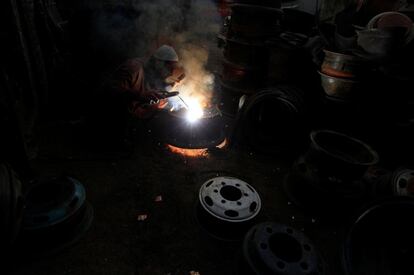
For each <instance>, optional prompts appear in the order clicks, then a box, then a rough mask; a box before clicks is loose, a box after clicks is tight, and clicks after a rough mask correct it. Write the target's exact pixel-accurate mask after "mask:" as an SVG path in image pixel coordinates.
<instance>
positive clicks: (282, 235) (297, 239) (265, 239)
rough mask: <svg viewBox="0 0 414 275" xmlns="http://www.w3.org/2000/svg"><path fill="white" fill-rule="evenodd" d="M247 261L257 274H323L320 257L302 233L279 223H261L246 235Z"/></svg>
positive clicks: (245, 251)
mask: <svg viewBox="0 0 414 275" xmlns="http://www.w3.org/2000/svg"><path fill="white" fill-rule="evenodd" d="M243 253H244V257H245V259H246V261H247V263H248V265H249V267H250V268H251V269H252V270H253V271H254V272H255V273H254V274H283V275H290V274H291V275H293V274H294V275H300V274H323V265H322V261H321V259H320V257H319V253H318V252H317V251H316V248H315V247H314V245H313V244H312V242H311V241H310V240H309V239H308V238H307V237H306V236H305V235H304V234H303V233H302V232H300V231H298V230H295V229H293V228H291V227H289V226H286V225H283V224H277V223H271V222H266V223H261V224H258V225H256V226H254V227H253V228H252V229H251V230H250V231H249V232H248V233H247V235H246V237H245V239H244V245H243Z"/></svg>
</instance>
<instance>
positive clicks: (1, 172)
mask: <svg viewBox="0 0 414 275" xmlns="http://www.w3.org/2000/svg"><path fill="white" fill-rule="evenodd" d="M21 188H22V185H21V182H20V180H19V179H18V178H17V175H16V173H15V172H14V171H13V170H12V169H11V168H10V167H9V166H8V165H7V164H3V163H0V245H1V249H0V250H3V249H5V250H6V249H7V248H9V247H10V246H11V245H12V244H13V243H14V241H15V240H16V237H17V234H18V233H19V230H20V225H21V221H22V212H23V211H22V210H23V199H22V190H21ZM3 252H5V251H3Z"/></svg>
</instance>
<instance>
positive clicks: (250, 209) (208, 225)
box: [197, 176, 262, 240]
mask: <svg viewBox="0 0 414 275" xmlns="http://www.w3.org/2000/svg"><path fill="white" fill-rule="evenodd" d="M261 207H262V204H261V199H260V196H259V194H258V192H257V191H256V190H255V189H254V188H253V186H251V185H250V184H248V183H247V182H245V181H243V180H241V179H239V178H235V177H230V176H220V177H215V178H211V179H209V180H207V181H206V182H205V183H203V185H202V186H201V188H200V191H199V197H198V210H197V219H198V222H199V223H200V225H201V226H202V227H203V228H204V229H205V230H207V231H208V232H209V234H210V235H212V236H214V237H216V238H219V239H224V240H237V239H241V238H242V237H243V235H244V234H245V233H246V232H247V230H248V229H249V227H250V226H251V225H252V223H253V222H254V221H255V218H256V217H257V215H258V214H259V213H260V211H261Z"/></svg>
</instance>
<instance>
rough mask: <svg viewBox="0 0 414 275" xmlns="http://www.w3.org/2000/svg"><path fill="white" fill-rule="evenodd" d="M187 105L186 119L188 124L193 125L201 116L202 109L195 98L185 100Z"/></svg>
mask: <svg viewBox="0 0 414 275" xmlns="http://www.w3.org/2000/svg"><path fill="white" fill-rule="evenodd" d="M186 103H187V107H188V108H187V115H186V118H187V120H188V121H189V122H191V123H194V122H196V121H197V120H198V119H200V118H201V117H202V116H203V114H204V113H203V108H202V107H201V104H200V102H199V101H198V100H197V99H195V98H190V99H188V100H186Z"/></svg>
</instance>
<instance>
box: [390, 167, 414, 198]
mask: <svg viewBox="0 0 414 275" xmlns="http://www.w3.org/2000/svg"><path fill="white" fill-rule="evenodd" d="M392 184H393V188H394V194H395V195H398V196H414V170H411V169H402V170H399V171H397V172H396V173H395V175H394V177H393V181H392Z"/></svg>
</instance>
